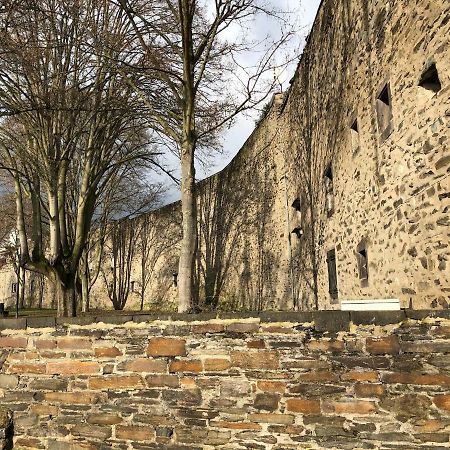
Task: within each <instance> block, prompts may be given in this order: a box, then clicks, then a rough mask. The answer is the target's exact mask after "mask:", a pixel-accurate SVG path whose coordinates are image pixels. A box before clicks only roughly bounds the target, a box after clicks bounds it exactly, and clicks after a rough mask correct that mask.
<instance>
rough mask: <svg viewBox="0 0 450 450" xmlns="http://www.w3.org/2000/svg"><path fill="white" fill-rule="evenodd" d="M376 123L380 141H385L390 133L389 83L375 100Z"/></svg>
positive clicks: (390, 102)
mask: <svg viewBox="0 0 450 450" xmlns="http://www.w3.org/2000/svg"><path fill="white" fill-rule="evenodd" d="M376 109H377V122H378V131H379V133H380V136H381V141H385V140H386V139H387V138H388V136H389V135H390V134H391V132H392V101H391V89H390V86H389V83H388V84H386V85H385V86H384V88H383V89H382V90H381V92H380V95H379V96H378V98H377V103H376Z"/></svg>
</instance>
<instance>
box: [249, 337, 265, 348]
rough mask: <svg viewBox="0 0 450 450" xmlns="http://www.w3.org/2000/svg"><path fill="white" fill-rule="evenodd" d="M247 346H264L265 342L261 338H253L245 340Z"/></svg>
mask: <svg viewBox="0 0 450 450" xmlns="http://www.w3.org/2000/svg"><path fill="white" fill-rule="evenodd" d="M247 347H248V348H258V349H260V348H266V343H265V342H264V341H263V340H262V339H253V340H251V341H248V342H247Z"/></svg>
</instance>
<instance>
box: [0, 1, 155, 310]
mask: <svg viewBox="0 0 450 450" xmlns="http://www.w3.org/2000/svg"><path fill="white" fill-rule="evenodd" d="M130 29H131V24H130V22H129V20H128V19H127V18H126V17H125V14H124V12H123V11H122V10H121V9H120V8H118V7H116V6H115V5H114V4H113V3H111V2H108V1H98V0H78V1H75V2H74V1H72V0H58V1H56V0H4V1H3V2H2V8H1V10H0V115H1V117H0V168H1V169H2V170H3V171H5V172H6V173H7V174H9V176H10V177H11V178H12V180H13V182H14V187H15V195H16V213H17V229H18V232H19V238H20V264H21V266H22V267H25V268H27V269H30V270H34V271H37V272H40V273H42V274H43V275H45V276H46V277H47V278H48V279H49V280H51V281H52V282H53V283H54V286H55V290H56V292H57V298H58V312H59V314H60V315H74V314H75V313H76V295H75V293H76V285H77V283H76V276H77V270H78V267H79V261H80V258H81V256H82V253H83V251H84V249H85V246H86V241H87V238H88V235H89V231H90V229H91V225H92V220H93V218H94V217H95V215H96V214H98V212H99V210H98V208H101V205H99V199H100V198H101V196H102V194H103V193H104V192H105V191H106V190H107V188H108V185H109V184H110V183H111V182H113V181H114V179H116V178H117V177H120V174H121V173H122V172H123V171H126V170H127V168H128V167H129V166H130V164H133V162H134V161H137V160H140V161H149V160H151V159H152V158H153V156H154V155H152V153H151V152H150V151H149V142H148V137H147V135H146V132H145V129H146V125H145V123H144V121H143V120H142V114H141V112H142V105H141V100H140V98H139V96H138V95H136V93H135V91H134V90H133V88H132V86H133V80H132V77H133V74H132V73H130V72H127V73H124V72H123V71H122V70H120V69H119V68H118V67H117V64H116V63H115V62H116V61H119V60H120V61H122V62H124V63H132V62H133V60H134V59H135V58H136V55H135V47H134V40H133V38H132V37H130ZM26 197H28V198H29V199H30V202H31V205H32V217H33V220H32V226H31V230H28V229H27V227H26V226H25V213H24V201H25V200H24V199H25V198H26Z"/></svg>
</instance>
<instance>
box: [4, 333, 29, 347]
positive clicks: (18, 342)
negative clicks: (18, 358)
mask: <svg viewBox="0 0 450 450" xmlns="http://www.w3.org/2000/svg"><path fill="white" fill-rule="evenodd" d="M27 345H28V339H27V338H26V337H20V336H5V337H0V349H2V348H27Z"/></svg>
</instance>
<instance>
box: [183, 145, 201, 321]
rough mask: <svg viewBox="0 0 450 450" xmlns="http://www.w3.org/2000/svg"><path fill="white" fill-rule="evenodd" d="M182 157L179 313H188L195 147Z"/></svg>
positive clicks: (194, 244) (193, 236) (193, 241)
mask: <svg viewBox="0 0 450 450" xmlns="http://www.w3.org/2000/svg"><path fill="white" fill-rule="evenodd" d="M186 147H187V148H186V149H183V150H182V156H181V179H182V183H181V210H182V216H183V239H182V241H181V252H180V263H179V268H178V274H179V275H178V280H179V282H178V296H179V303H178V312H180V313H184V312H188V311H189V310H190V308H191V306H192V303H193V300H194V298H193V297H194V263H195V251H196V247H197V220H196V214H195V212H196V208H195V202H196V198H195V169H194V155H193V145H192V144H191V143H189V142H188V143H186Z"/></svg>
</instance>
